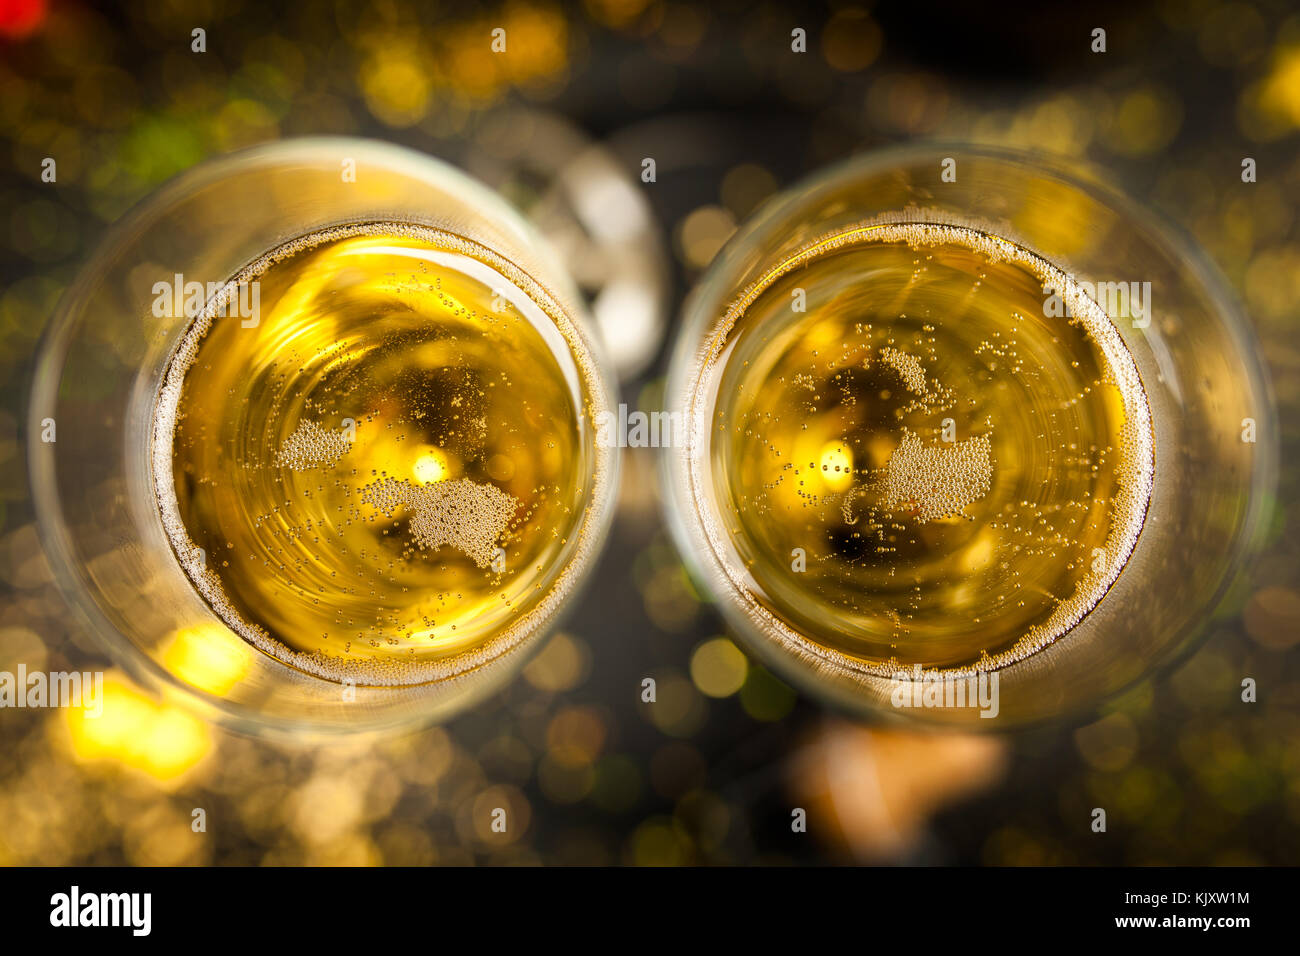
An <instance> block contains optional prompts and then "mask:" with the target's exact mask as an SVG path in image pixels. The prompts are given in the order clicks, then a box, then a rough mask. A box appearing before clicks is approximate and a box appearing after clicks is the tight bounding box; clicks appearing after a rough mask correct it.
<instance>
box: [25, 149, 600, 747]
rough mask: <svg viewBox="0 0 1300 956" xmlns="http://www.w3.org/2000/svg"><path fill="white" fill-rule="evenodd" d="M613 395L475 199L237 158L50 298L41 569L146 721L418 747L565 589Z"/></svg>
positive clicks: (574, 319)
mask: <svg viewBox="0 0 1300 956" xmlns="http://www.w3.org/2000/svg"><path fill="white" fill-rule="evenodd" d="M613 396H614V385H613V381H612V377H611V375H610V372H609V369H608V365H607V363H606V362H605V360H604V357H603V354H602V351H601V347H600V344H599V343H598V342H597V341H596V338H595V336H594V335H593V333H592V331H591V325H590V321H589V318H588V316H587V314H586V313H585V311H584V308H583V306H582V305H581V300H580V298H579V296H578V295H577V294H576V292H575V291H574V289H573V288H572V286H571V284H570V281H569V279H568V277H567V275H566V274H565V272H564V270H563V269H562V268H561V267H560V266H559V265H558V263H557V260H556V258H555V257H554V256H553V254H552V252H551V251H550V250H549V248H548V247H547V246H546V245H545V244H544V242H543V241H542V240H541V239H540V237H539V236H538V235H537V234H536V233H535V232H534V231H533V229H532V228H531V227H530V226H529V225H528V224H527V223H526V222H524V221H523V219H522V218H521V217H520V216H519V215H517V214H516V213H515V212H514V211H513V210H512V209H511V208H510V207H509V206H508V205H507V204H506V203H505V202H504V201H503V200H501V199H500V198H499V197H497V196H496V195H495V194H494V193H492V192H491V191H490V190H488V189H487V188H486V187H483V186H481V185H480V184H478V183H477V182H475V181H473V180H471V179H470V178H469V177H467V176H465V175H463V174H461V173H459V172H458V171H456V170H455V169H453V168H451V167H450V166H447V165H446V164H444V163H442V162H439V161H438V160H435V159H433V158H431V157H428V156H425V155H422V154H419V153H416V152H413V151H410V150H406V149H402V148H398V147H395V146H391V145H387V144H382V143H377V142H369V141H364V140H355V139H305V140H291V141H285V142H280V143H275V144H271V145H265V146H260V147H256V148H253V149H250V150H247V151H243V152H239V153H235V154H232V155H230V156H226V157H222V158H220V159H216V160H213V161H210V162H208V163H205V164H202V165H200V166H198V167H196V168H194V169H192V170H190V171H188V172H187V173H185V174H183V175H181V176H180V177H178V178H177V179H175V180H173V181H172V182H170V183H168V184H167V185H165V186H164V187H163V188H161V189H160V190H159V191H158V192H157V193H155V194H154V195H152V196H150V197H149V198H148V199H146V200H145V201H144V202H143V203H141V204H140V205H139V206H138V207H137V208H135V209H134V210H133V211H132V212H131V213H130V214H129V215H128V216H126V217H125V218H124V219H123V220H122V221H121V222H120V223H119V224H118V225H117V226H116V227H115V228H114V229H113V230H112V232H111V233H110V235H109V236H108V237H107V238H106V239H105V240H104V242H103V244H102V246H101V247H100V248H99V250H98V251H97V252H96V253H95V255H94V257H93V258H92V259H91V260H90V262H89V263H88V265H87V266H86V267H85V269H84V270H83V271H82V273H81V274H80V276H79V277H78V279H77V280H76V282H75V284H74V285H73V286H72V287H71V289H70V290H69V291H68V293H67V295H66V296H65V297H64V299H63V301H62V302H61V304H60V306H59V308H58V312H57V314H56V316H55V317H54V319H53V320H52V322H51V323H50V326H49V329H48V332H47V334H46V337H45V339H44V341H43V343H42V346H41V349H40V353H39V355H38V359H37V366H36V374H35V379H34V384H33V387H32V393H31V404H30V418H29V426H30V430H29V452H30V456H29V457H30V467H31V479H32V486H33V493H34V500H35V504H36V508H37V513H38V519H39V525H40V531H41V535H42V540H43V544H44V547H45V549H46V551H47V554H48V556H49V558H50V562H51V564H52V566H53V569H54V571H55V575H56V577H57V579H58V581H59V582H60V584H61V586H62V588H63V590H64V591H65V593H66V594H67V596H68V599H69V601H70V603H71V604H72V605H73V607H74V608H75V609H76V610H77V611H78V612H80V613H81V615H82V617H83V618H84V619H85V620H86V622H87V623H88V625H89V627H90V628H91V630H92V631H93V632H94V633H95V634H96V635H97V636H98V637H99V638H101V639H102V641H103V642H104V643H105V645H106V647H107V649H108V650H109V652H110V653H111V654H112V656H113V658H114V659H115V660H116V661H117V662H118V663H119V665H120V666H121V667H123V668H124V669H125V670H126V671H127V672H128V673H129V674H130V675H131V676H132V677H133V678H134V679H135V680H136V681H137V682H138V683H140V684H141V685H143V686H144V687H145V688H147V689H149V690H151V691H153V692H155V693H157V694H160V695H163V696H166V697H168V698H176V699H179V700H182V701H184V702H185V703H186V704H188V705H190V706H192V707H195V708H197V709H199V710H200V711H201V712H202V713H204V714H205V715H206V716H208V717H209V718H211V719H214V720H217V721H221V722H223V723H226V724H228V725H230V726H232V727H234V728H236V729H239V730H241V731H245V732H250V733H262V732H270V733H276V732H286V733H343V732H355V731H378V730H386V729H391V728H397V727H412V726H417V725H419V724H422V723H425V722H428V721H433V720H437V719H441V718H445V717H446V716H448V715H451V714H454V713H457V712H459V711H460V710H462V709H464V708H466V707H469V706H472V705H473V704H474V703H475V702H476V701H478V700H481V699H482V698H483V697H484V696H485V695H487V694H489V693H491V692H493V691H494V690H495V689H497V688H499V687H500V686H502V684H503V683H504V682H505V681H507V680H508V679H510V677H511V676H512V675H513V674H515V673H516V672H517V671H518V669H519V668H520V667H521V666H522V665H523V663H524V662H525V660H526V659H527V657H528V655H529V653H530V652H531V651H532V650H534V649H535V648H536V647H537V646H538V643H539V641H540V639H541V637H542V635H544V634H545V633H546V632H547V630H548V629H549V628H550V627H551V626H553V624H554V622H555V621H556V619H557V616H558V615H559V614H560V613H561V612H562V611H563V609H564V608H565V607H566V606H567V605H568V604H569V603H570V602H571V601H572V599H573V596H574V595H575V593H576V592H577V590H578V588H579V587H580V585H581V583H582V582H583V580H584V579H585V578H586V576H587V574H588V572H589V571H590V569H591V567H592V564H593V562H594V560H595V557H596V554H597V552H598V551H599V548H600V546H601V544H602V542H603V540H604V538H605V535H606V532H607V530H608V527H609V523H610V520H611V517H612V510H613V509H612V505H613V500H614V497H613V490H614V488H615V486H616V484H617V465H618V462H617V458H616V454H617V452H616V449H613V448H610V447H601V446H600V445H599V443H597V441H596V438H595V422H596V421H597V419H598V418H599V417H600V415H601V414H602V413H604V412H605V411H606V410H607V409H609V408H611V407H613V405H614V399H613Z"/></svg>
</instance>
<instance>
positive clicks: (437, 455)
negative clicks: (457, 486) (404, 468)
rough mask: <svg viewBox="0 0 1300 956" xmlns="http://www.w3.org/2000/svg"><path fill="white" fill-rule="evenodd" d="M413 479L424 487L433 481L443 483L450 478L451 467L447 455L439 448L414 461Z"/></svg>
mask: <svg viewBox="0 0 1300 956" xmlns="http://www.w3.org/2000/svg"><path fill="white" fill-rule="evenodd" d="M413 471H414V472H415V477H416V479H417V480H418V481H421V482H423V483H424V484H426V485H430V484H433V483H434V482H435V481H445V480H446V479H447V478H448V477H450V476H451V466H450V464H449V463H448V461H447V455H446V454H445V453H444V452H443V451H442V450H441V449H439V448H434V449H432V450H431V451H428V452H425V453H424V454H423V455H421V456H420V457H419V458H417V459H416V460H415V468H414V469H413Z"/></svg>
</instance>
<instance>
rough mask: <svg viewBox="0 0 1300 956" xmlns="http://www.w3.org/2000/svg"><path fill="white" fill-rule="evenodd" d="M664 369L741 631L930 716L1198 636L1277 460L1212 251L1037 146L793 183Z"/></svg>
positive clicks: (856, 168)
mask: <svg viewBox="0 0 1300 956" xmlns="http://www.w3.org/2000/svg"><path fill="white" fill-rule="evenodd" d="M668 395H669V401H670V405H671V410H672V411H673V412H674V413H675V414H677V415H678V416H680V419H681V421H682V423H683V426H684V428H683V430H684V433H685V435H686V438H685V440H684V442H683V443H682V447H678V448H674V449H671V450H670V451H669V452H668V453H667V455H666V457H665V459H664V470H665V479H666V485H667V489H668V491H667V494H666V495H665V504H666V508H667V516H668V521H669V523H670V525H671V528H672V531H673V533H674V536H675V539H676V541H677V542H678V544H679V547H680V548H681V550H682V552H683V554H684V555H685V557H686V560H687V562H688V564H689V565H690V566H691V567H692V568H693V569H694V571H695V573H696V574H697V575H698V577H699V578H700V580H701V581H702V582H703V584H704V587H705V589H706V590H707V591H708V592H710V593H711V594H712V595H713V596H714V597H715V598H716V600H717V602H718V603H719V605H720V607H721V610H722V612H723V613H724V615H725V616H726V618H727V619H728V620H729V622H730V623H731V625H732V626H733V627H734V628H735V630H736V631H737V633H738V634H739V636H740V637H741V639H742V640H743V641H744V642H745V643H746V644H747V645H748V646H749V648H750V649H751V650H752V651H753V652H754V653H755V654H757V655H758V656H759V657H760V658H761V659H763V660H764V661H765V662H767V663H769V664H770V665H771V666H772V667H774V668H775V669H776V670H777V671H778V672H780V673H781V674H783V675H785V676H787V677H788V678H790V679H791V680H792V681H794V682H796V683H797V684H799V685H800V686H802V687H804V688H805V689H806V690H808V691H809V692H810V693H813V694H815V695H817V696H820V697H823V698H826V699H828V700H831V701H833V702H836V703H838V704H840V705H843V706H845V707H848V708H850V709H852V710H855V711H858V712H860V713H870V714H887V715H896V716H899V717H905V718H912V719H914V720H920V721H925V722H929V723H935V724H946V725H961V726H967V727H975V728H984V729H988V728H990V727H999V728H1001V727H1006V726H1009V725H1017V724H1024V723H1030V722H1037V721H1042V720H1046V719H1050V718H1054V717H1060V716H1063V715H1069V714H1072V713H1075V712H1077V711H1080V710H1083V709H1086V708H1087V707H1089V706H1091V705H1093V704H1095V703H1096V702H1097V701H1098V700H1100V699H1102V698H1104V697H1106V696H1108V695H1111V694H1114V693H1116V692H1118V691H1120V690H1121V689H1123V688H1125V687H1127V686H1129V685H1131V684H1132V683H1133V682H1135V681H1137V680H1139V679H1140V678H1142V677H1143V676H1145V675H1147V674H1149V673H1150V672H1151V671H1152V670H1153V669H1155V668H1157V667H1159V666H1161V665H1164V664H1167V663H1168V662H1170V661H1171V660H1174V659H1176V658H1177V657H1178V655H1179V654H1180V653H1182V652H1184V651H1186V650H1187V649H1189V648H1190V647H1192V646H1193V644H1194V640H1195V637H1196V636H1197V634H1198V633H1200V632H1203V630H1204V625H1205V623H1206V621H1207V619H1208V617H1209V615H1210V614H1211V613H1212V612H1213V611H1214V609H1215V607H1216V606H1217V605H1218V603H1219V602H1220V600H1221V599H1222V598H1223V597H1224V595H1225V593H1226V592H1227V590H1228V588H1229V587H1230V585H1231V584H1232V582H1233V580H1234V577H1235V576H1236V575H1237V574H1238V573H1239V572H1240V571H1241V569H1242V567H1243V564H1244V562H1245V561H1246V560H1247V558H1248V557H1249V555H1250V553H1251V552H1252V550H1253V549H1254V547H1255V546H1256V544H1257V543H1258V541H1259V538H1260V535H1261V533H1262V530H1263V528H1264V526H1265V524H1266V520H1267V514H1268V507H1269V501H1270V497H1271V489H1272V487H1273V485H1274V482H1275V471H1276V460H1275V459H1276V451H1275V438H1274V413H1273V410H1272V405H1271V401H1270V397H1269V392H1268V388H1267V384H1266V381H1265V377H1264V371H1263V368H1262V366H1261V363H1260V361H1259V356H1258V349H1257V346H1256V344H1255V341H1254V339H1253V337H1252V335H1251V332H1250V330H1249V327H1248V326H1247V324H1246V322H1245V321H1244V319H1243V317H1242V315H1241V313H1240V312H1239V310H1238V309H1237V307H1236V305H1235V304H1234V303H1233V301H1232V299H1231V297H1230V296H1229V295H1228V293H1227V291H1226V290H1225V288H1224V283H1223V280H1222V279H1221V278H1220V276H1219V275H1218V274H1217V272H1216V271H1215V270H1214V269H1213V267H1212V266H1211V265H1210V264H1209V262H1208V261H1207V260H1206V259H1205V257H1204V256H1203V255H1202V254H1201V253H1200V252H1198V251H1197V250H1196V249H1195V248H1194V247H1193V246H1192V245H1191V244H1190V243H1189V242H1188V241H1187V240H1186V239H1184V238H1182V237H1181V236H1180V235H1179V234H1178V232H1177V230H1176V229H1174V228H1173V227H1172V226H1171V225H1170V224H1168V223H1165V222H1162V221H1160V220H1159V219H1157V217H1156V216H1154V215H1153V214H1152V213H1151V212H1149V211H1147V210H1145V209H1143V208H1141V207H1140V206H1138V205H1137V204H1135V203H1133V202H1131V201H1130V200H1128V199H1126V198H1125V197H1123V196H1122V195H1121V194H1120V193H1118V192H1117V191H1116V190H1114V189H1112V188H1110V187H1109V186H1107V185H1105V183H1104V182H1103V181H1102V179H1101V178H1099V177H1097V176H1096V175H1094V174H1093V173H1091V172H1090V171H1089V170H1087V169H1084V168H1082V167H1080V166H1077V165H1075V164H1072V163H1066V162H1064V161H1061V160H1057V159H1051V158H1048V157H1045V156H1040V155H1035V154H1029V153H1024V152H1017V151H1009V150H1002V149H993V148H986V147H974V146H959V145H953V146H929V145H925V146H912V147H906V148H898V149H891V150H886V151H882V152H878V153H873V154H870V155H867V156H864V157H859V158H855V159H853V160H851V161H848V162H846V163H844V164H842V165H840V166H837V167H835V168H832V169H830V170H828V171H826V172H824V173H821V174H819V175H816V176H814V177H812V178H811V179H809V180H808V181H806V182H804V183H801V184H799V185H797V186H795V187H794V188H793V189H791V190H790V191H788V192H787V193H785V194H784V195H782V196H780V197H777V198H776V199H774V200H772V201H770V202H769V203H768V204H767V205H766V206H764V207H763V208H762V209H761V210H760V211H759V212H758V213H757V214H756V215H755V216H754V218H753V219H752V220H751V221H750V222H749V223H747V224H746V225H745V226H744V227H742V229H741V230H740V231H739V233H738V234H737V235H736V236H735V237H734V238H733V239H732V241H731V242H730V243H729V244H728V246H727V247H726V248H725V249H724V250H723V251H722V253H721V254H720V255H719V256H718V257H717V259H716V260H715V261H714V263H713V265H712V266H711V267H710V269H709V270H708V272H707V273H706V275H705V276H704V277H703V278H702V279H701V281H700V283H699V284H698V286H697V288H696V289H695V290H694V291H693V293H692V294H691V296H690V298H689V300H688V302H687V305H686V308H685V318H684V326H683V329H682V332H681V335H680V339H679V342H678V346H677V348H676V351H675V353H674V356H673V361H672V366H671V369H670V373H669V383H668ZM988 718H994V719H988Z"/></svg>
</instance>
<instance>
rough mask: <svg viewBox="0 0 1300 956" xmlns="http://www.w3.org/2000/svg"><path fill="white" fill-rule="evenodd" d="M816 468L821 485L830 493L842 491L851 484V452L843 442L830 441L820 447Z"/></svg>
mask: <svg viewBox="0 0 1300 956" xmlns="http://www.w3.org/2000/svg"><path fill="white" fill-rule="evenodd" d="M820 459H821V460H820V461H819V462H818V466H819V468H820V471H819V473H818V474H819V477H820V478H821V480H822V483H823V484H825V485H826V487H827V488H829V489H830V490H831V491H843V490H844V489H845V488H847V487H848V486H849V485H851V484H853V452H851V451H850V450H849V448H848V443H847V442H844V441H830V442H827V443H826V444H825V445H823V446H822V452H821V455H820Z"/></svg>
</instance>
